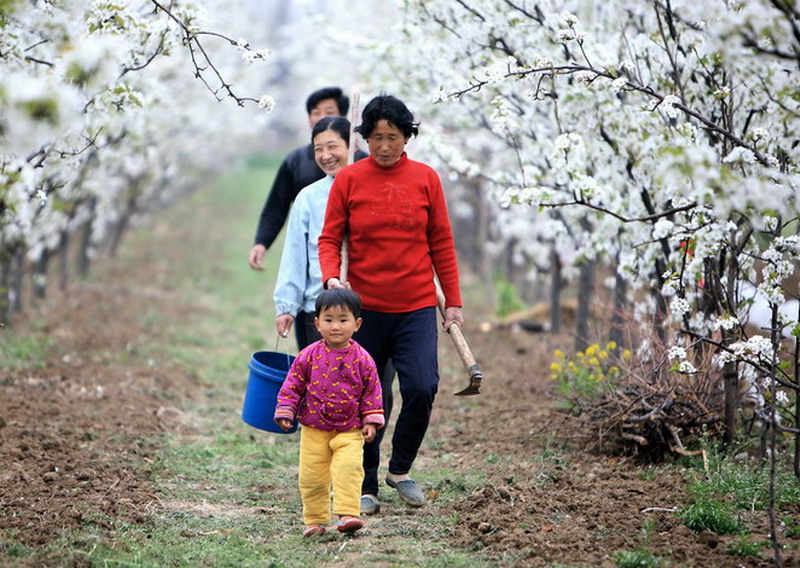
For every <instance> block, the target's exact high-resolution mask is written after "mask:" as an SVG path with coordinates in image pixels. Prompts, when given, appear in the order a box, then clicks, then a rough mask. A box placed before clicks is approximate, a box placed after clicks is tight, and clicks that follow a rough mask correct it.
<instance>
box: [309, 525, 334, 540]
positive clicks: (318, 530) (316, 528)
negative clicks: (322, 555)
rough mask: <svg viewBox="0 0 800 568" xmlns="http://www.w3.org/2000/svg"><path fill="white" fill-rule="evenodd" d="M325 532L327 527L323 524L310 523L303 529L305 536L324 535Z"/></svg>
mask: <svg viewBox="0 0 800 568" xmlns="http://www.w3.org/2000/svg"><path fill="white" fill-rule="evenodd" d="M340 530H341V529H340ZM324 534H325V527H324V526H323V525H308V526H307V527H306V528H305V530H304V531H303V536H304V537H305V538H308V537H311V536H322V535H324Z"/></svg>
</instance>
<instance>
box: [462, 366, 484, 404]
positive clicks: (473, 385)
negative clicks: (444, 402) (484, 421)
mask: <svg viewBox="0 0 800 568" xmlns="http://www.w3.org/2000/svg"><path fill="white" fill-rule="evenodd" d="M467 370H468V371H469V386H468V387H467V388H465V389H464V390H462V391H459V392H457V393H456V394H455V396H471V395H473V394H481V381H482V380H483V373H481V368H480V367H479V366H478V364H477V363H475V364H474V365H471V366H470V368H469V369H467Z"/></svg>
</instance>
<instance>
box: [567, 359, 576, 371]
mask: <svg viewBox="0 0 800 568" xmlns="http://www.w3.org/2000/svg"><path fill="white" fill-rule="evenodd" d="M567 367H568V368H569V369H570V370H573V369H575V363H573V362H572V361H570V362H569V363H567Z"/></svg>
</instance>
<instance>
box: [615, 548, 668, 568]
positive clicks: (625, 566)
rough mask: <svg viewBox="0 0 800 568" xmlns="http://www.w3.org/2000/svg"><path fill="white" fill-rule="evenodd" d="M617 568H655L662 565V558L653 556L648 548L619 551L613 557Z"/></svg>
mask: <svg viewBox="0 0 800 568" xmlns="http://www.w3.org/2000/svg"><path fill="white" fill-rule="evenodd" d="M613 558H614V562H616V564H617V567H618V568H657V567H659V566H663V565H664V561H663V559H662V558H660V557H658V556H655V555H654V554H653V551H651V550H650V549H649V548H635V549H633V550H620V551H618V552H615V553H614V555H613Z"/></svg>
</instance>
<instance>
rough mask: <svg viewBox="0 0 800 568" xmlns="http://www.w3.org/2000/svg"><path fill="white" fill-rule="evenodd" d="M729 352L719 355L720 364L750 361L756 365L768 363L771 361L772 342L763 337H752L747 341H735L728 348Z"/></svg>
mask: <svg viewBox="0 0 800 568" xmlns="http://www.w3.org/2000/svg"><path fill="white" fill-rule="evenodd" d="M729 349H730V352H727V351H726V352H724V353H722V354H721V355H720V362H721V363H727V362H731V361H737V360H742V359H744V360H751V361H756V362H758V363H769V362H770V361H771V360H772V342H771V341H770V340H769V338H767V337H764V336H763V335H753V336H752V337H749V338H748V339H747V341H737V342H736V343H733V344H731V345H730V346H729Z"/></svg>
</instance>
